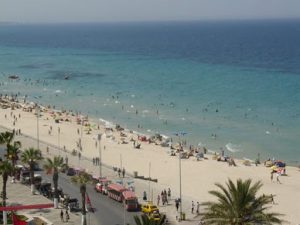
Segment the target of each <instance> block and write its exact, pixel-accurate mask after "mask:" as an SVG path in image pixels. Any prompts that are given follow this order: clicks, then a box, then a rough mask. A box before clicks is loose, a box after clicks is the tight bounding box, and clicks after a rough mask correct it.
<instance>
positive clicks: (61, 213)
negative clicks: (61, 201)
mask: <svg viewBox="0 0 300 225" xmlns="http://www.w3.org/2000/svg"><path fill="white" fill-rule="evenodd" d="M60 220H61V222H64V211H63V210H60Z"/></svg>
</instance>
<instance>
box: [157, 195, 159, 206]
mask: <svg viewBox="0 0 300 225" xmlns="http://www.w3.org/2000/svg"><path fill="white" fill-rule="evenodd" d="M159 202H160V195H159V194H158V195H157V206H159Z"/></svg>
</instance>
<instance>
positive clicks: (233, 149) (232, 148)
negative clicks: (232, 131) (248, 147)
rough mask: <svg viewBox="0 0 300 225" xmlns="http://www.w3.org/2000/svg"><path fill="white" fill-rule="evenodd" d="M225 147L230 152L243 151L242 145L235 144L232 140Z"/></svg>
mask: <svg viewBox="0 0 300 225" xmlns="http://www.w3.org/2000/svg"><path fill="white" fill-rule="evenodd" d="M225 147H226V149H227V150H228V151H230V152H241V151H242V150H241V146H240V145H235V144H232V143H230V142H229V143H228V144H226V145H225Z"/></svg>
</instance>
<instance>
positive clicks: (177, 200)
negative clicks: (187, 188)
mask: <svg viewBox="0 0 300 225" xmlns="http://www.w3.org/2000/svg"><path fill="white" fill-rule="evenodd" d="M175 207H176V211H177V212H178V208H179V199H175Z"/></svg>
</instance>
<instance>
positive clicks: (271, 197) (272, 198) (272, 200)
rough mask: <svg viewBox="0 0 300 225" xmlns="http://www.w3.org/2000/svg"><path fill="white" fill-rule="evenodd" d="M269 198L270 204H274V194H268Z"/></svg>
mask: <svg viewBox="0 0 300 225" xmlns="http://www.w3.org/2000/svg"><path fill="white" fill-rule="evenodd" d="M270 199H271V202H272V204H273V205H274V204H275V202H274V196H273V195H272V194H271V195H270Z"/></svg>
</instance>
